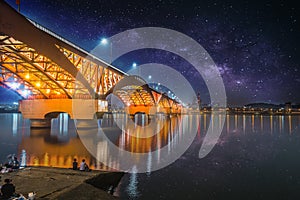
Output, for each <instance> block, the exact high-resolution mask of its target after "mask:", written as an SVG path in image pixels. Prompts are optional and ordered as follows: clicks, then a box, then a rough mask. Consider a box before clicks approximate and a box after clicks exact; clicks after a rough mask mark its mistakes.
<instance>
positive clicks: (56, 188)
mask: <svg viewBox="0 0 300 200" xmlns="http://www.w3.org/2000/svg"><path fill="white" fill-rule="evenodd" d="M123 175H124V173H122V172H102V171H91V172H80V171H74V170H71V169H60V168H47V167H27V168H25V169H22V170H18V171H15V172H11V173H5V174H0V176H1V177H2V178H1V181H2V182H1V185H2V184H3V181H4V179H6V178H9V179H12V180H13V181H12V183H13V184H14V185H15V186H16V193H18V194H23V195H24V196H25V197H27V195H28V193H30V192H33V191H34V192H36V198H35V199H64V200H68V199H70V200H71V199H76V200H85V199H100V200H112V199H117V197H114V196H112V195H111V194H108V192H107V190H108V189H109V188H110V187H111V186H113V187H116V186H117V185H118V183H119V182H120V180H121V178H122V176H123Z"/></svg>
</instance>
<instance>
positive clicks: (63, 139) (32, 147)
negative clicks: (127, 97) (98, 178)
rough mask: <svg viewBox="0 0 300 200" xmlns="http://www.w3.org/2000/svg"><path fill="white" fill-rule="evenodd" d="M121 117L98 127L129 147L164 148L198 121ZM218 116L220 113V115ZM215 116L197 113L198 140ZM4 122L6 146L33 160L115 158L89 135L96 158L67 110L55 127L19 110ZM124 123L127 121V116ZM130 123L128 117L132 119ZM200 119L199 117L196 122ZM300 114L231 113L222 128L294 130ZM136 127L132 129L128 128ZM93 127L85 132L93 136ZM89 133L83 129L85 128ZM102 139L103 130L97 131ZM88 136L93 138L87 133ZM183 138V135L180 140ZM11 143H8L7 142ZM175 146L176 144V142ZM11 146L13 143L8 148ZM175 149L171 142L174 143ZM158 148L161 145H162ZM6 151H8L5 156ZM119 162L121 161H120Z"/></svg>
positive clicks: (228, 131)
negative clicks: (35, 123) (143, 123)
mask: <svg viewBox="0 0 300 200" xmlns="http://www.w3.org/2000/svg"><path fill="white" fill-rule="evenodd" d="M114 117H115V118H116V122H114V121H113V120H111V118H110V117H109V116H108V115H107V116H105V117H104V118H103V119H100V120H97V123H96V124H97V125H96V127H95V128H98V127H102V128H103V129H106V130H109V131H110V132H105V133H106V135H107V136H108V138H109V139H110V141H112V142H113V143H114V144H116V145H117V146H119V147H120V148H122V149H125V150H127V151H128V152H145V153H146V152H149V151H154V150H156V149H159V148H160V147H163V146H165V145H169V143H170V141H171V140H172V139H173V138H174V137H175V136H176V135H178V136H179V137H178V138H181V137H182V138H183V137H184V135H183V134H182V132H180V131H178V130H180V129H179V128H185V130H188V128H189V127H191V126H195V123H193V124H191V123H187V121H182V120H183V119H182V118H183V117H184V116H177V117H171V118H164V116H162V118H161V119H157V121H156V123H155V124H157V125H155V126H153V128H152V130H151V129H149V128H148V129H143V128H142V127H139V126H137V125H136V126H135V125H134V124H129V125H127V127H124V129H123V130H124V131H121V130H120V129H119V128H118V127H117V124H116V123H117V122H118V120H120V121H122V122H124V121H125V120H131V119H130V118H127V119H125V118H123V117H122V115H120V116H117V115H115V116H114ZM217 117H218V116H217ZM211 119H212V116H211V115H210V114H203V115H198V116H197V119H196V120H198V123H199V130H198V134H197V138H198V139H199V141H201V139H202V138H203V136H204V134H205V133H206V131H207V129H208V126H209V124H210V123H211ZM0 122H1V124H2V131H1V141H2V148H5V149H1V152H2V153H3V152H6V155H7V154H9V153H13V152H12V151H15V153H18V154H20V153H21V151H22V150H23V149H24V150H26V154H27V164H28V165H42V166H54V167H55V166H56V167H66V168H68V167H70V162H71V160H72V158H73V157H76V158H78V159H82V158H85V159H86V160H87V161H88V163H89V164H90V165H91V166H92V167H93V166H95V167H96V168H98V169H100V168H103V169H105V166H103V164H101V163H100V162H99V161H97V160H96V158H97V159H101V160H108V161H110V160H111V162H114V160H112V157H111V156H110V152H109V150H108V148H107V147H108V141H107V140H104V139H102V140H99V142H97V144H95V143H93V141H90V144H92V145H93V146H95V149H96V150H97V154H96V156H95V157H96V158H94V157H93V156H92V155H91V154H90V153H89V152H88V151H87V150H86V148H85V146H84V145H83V143H82V142H81V140H80V139H81V136H82V135H81V136H80V137H79V136H78V135H77V132H76V129H75V125H74V121H73V120H70V118H69V116H68V115H67V114H61V115H60V116H59V118H58V119H54V120H52V129H51V130H50V129H48V132H47V129H45V130H39V129H30V124H29V121H28V120H26V119H23V118H22V116H21V115H20V114H0ZM124 124H125V122H124ZM127 124H128V123H127ZM196 124H197V123H196ZM299 124H300V116H287V115H281V116H279V115H276V116H273V115H269V116H267V115H226V122H225V126H224V129H223V132H224V133H223V136H226V135H232V134H234V135H238V134H241V135H244V134H253V133H257V134H264V135H266V134H269V135H272V134H273V135H280V134H285V135H286V134H293V133H296V131H298V130H299ZM160 128H161V131H160V132H159V135H157V136H156V137H150V138H148V139H143V138H140V139H139V140H138V139H137V138H134V137H133V136H134V135H137V134H143V131H145V130H147V132H148V131H150V132H155V131H157V130H160ZM130 131H133V132H132V134H131V135H129V134H126V132H127V133H128V132H130ZM88 132H89V130H87V133H86V135H87V136H88ZM83 134H84V133H83ZM97 137H98V138H99V139H101V137H102V136H101V134H99V133H98V134H97ZM87 139H88V138H87ZM177 142H178V143H180V142H181V141H180V139H179V140H178V141H177ZM6 144H7V145H6ZM12 144H14V145H16V149H15V150H13V149H12V146H11V145H12ZM174 148H175V147H174ZM7 149H10V150H9V151H7ZM170 150H172V146H170ZM158 152H159V151H158ZM6 155H5V156H6ZM115 163H116V164H117V162H115Z"/></svg>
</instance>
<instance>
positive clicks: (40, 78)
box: [0, 1, 182, 119]
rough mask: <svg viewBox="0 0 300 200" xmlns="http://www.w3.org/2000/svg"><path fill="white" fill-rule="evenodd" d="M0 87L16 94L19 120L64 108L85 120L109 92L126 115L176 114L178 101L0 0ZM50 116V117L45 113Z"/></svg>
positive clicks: (104, 109) (102, 107)
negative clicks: (21, 116) (123, 108)
mask: <svg viewBox="0 0 300 200" xmlns="http://www.w3.org/2000/svg"><path fill="white" fill-rule="evenodd" d="M0 85H1V86H2V87H5V88H8V89H11V90H13V91H15V92H16V93H17V94H18V95H20V96H21V97H22V100H21V101H20V108H19V110H20V112H22V114H23V117H24V118H29V119H45V118H47V117H49V116H52V117H53V113H54V115H55V114H57V113H61V112H66V113H68V114H69V115H70V116H71V118H79V119H91V118H93V117H94V115H95V113H98V112H107V111H108V104H107V100H106V97H107V96H108V95H109V94H114V95H116V96H117V97H119V98H120V100H121V101H122V102H123V103H124V105H125V106H126V107H125V110H126V112H127V113H129V114H135V113H137V112H144V113H146V114H152V113H157V112H163V113H170V114H172V113H175V114H176V113H180V112H181V109H182V105H181V104H180V103H179V102H177V101H175V100H173V99H171V98H169V97H168V96H167V95H165V94H162V93H160V92H158V91H155V90H153V89H152V88H150V87H149V86H148V85H147V83H146V82H145V81H144V80H143V79H141V78H140V77H138V76H129V75H128V74H126V73H124V72H123V71H121V70H119V69H117V68H116V67H114V66H112V65H111V64H109V63H107V62H105V61H103V60H101V59H99V58H97V57H96V56H94V55H91V54H90V53H88V52H86V51H85V50H83V49H81V48H79V47H77V46H76V45H74V44H72V43H71V42H69V41H67V40H65V39H64V38H62V37H60V36H58V35H56V34H55V33H53V32H51V31H49V30H48V29H46V28H44V27H42V26H41V25H39V24H37V23H36V22H33V21H31V20H30V19H27V18H26V17H24V16H23V15H21V14H20V13H18V12H17V11H15V10H14V9H13V8H11V7H10V6H9V5H8V4H7V3H5V2H4V1H0ZM51 114H52V115H51Z"/></svg>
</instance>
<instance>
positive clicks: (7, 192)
mask: <svg viewBox="0 0 300 200" xmlns="http://www.w3.org/2000/svg"><path fill="white" fill-rule="evenodd" d="M11 181H12V180H11V179H8V178H7V179H5V180H4V182H5V184H4V185H2V187H1V193H2V198H4V199H9V198H10V197H13V196H15V186H14V185H13V184H12V183H11Z"/></svg>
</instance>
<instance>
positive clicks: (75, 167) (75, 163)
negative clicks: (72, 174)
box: [73, 158, 78, 170]
mask: <svg viewBox="0 0 300 200" xmlns="http://www.w3.org/2000/svg"><path fill="white" fill-rule="evenodd" d="M77 169H78V162H77V160H76V158H74V161H73V170H77Z"/></svg>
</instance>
